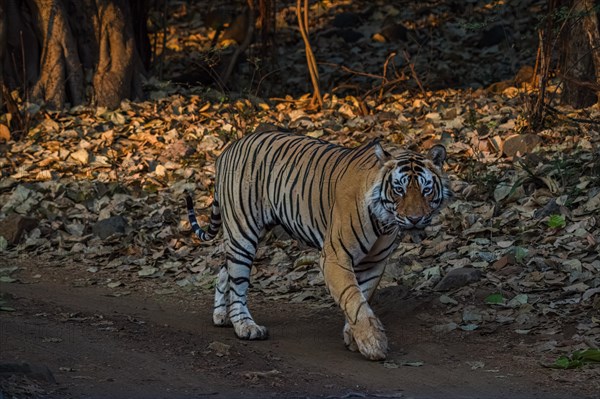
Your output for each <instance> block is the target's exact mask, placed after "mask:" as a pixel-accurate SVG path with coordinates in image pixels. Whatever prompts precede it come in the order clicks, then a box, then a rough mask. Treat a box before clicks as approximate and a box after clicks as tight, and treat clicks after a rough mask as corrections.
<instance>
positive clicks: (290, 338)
mask: <svg viewBox="0 0 600 399" xmlns="http://www.w3.org/2000/svg"><path fill="white" fill-rule="evenodd" d="M11 264H14V263H11ZM17 265H19V266H20V267H21V269H22V270H23V271H24V272H23V273H21V275H20V277H21V282H22V284H2V285H1V290H2V295H3V298H4V300H5V306H10V307H12V308H13V309H14V311H13V312H4V313H2V314H1V320H2V323H1V326H0V345H1V347H2V353H1V354H2V357H1V359H2V362H3V364H2V365H3V366H4V367H5V368H6V367H7V365H9V364H13V365H15V364H16V365H21V367H22V365H23V364H26V365H28V366H29V368H30V369H31V370H30V371H23V370H21V371H17V372H15V370H13V372H12V373H10V372H8V371H6V370H4V371H0V384H1V385H0V386H1V387H2V389H3V392H4V393H5V394H6V396H5V397H6V398H11V397H38V398H199V397H205V396H208V397H216V398H238V397H246V398H263V397H274V398H281V397H286V398H305V397H320V398H351V397H357V398H361V397H364V398H423V399H426V398H427V399H449V398H465V399H466V398H489V399H493V398H497V399H503V398H515V399H519V398H523V399H530V398H531V399H534V398H544V399H563V398H572V399H575V398H592V397H597V379H598V373H594V372H593V370H585V371H582V370H554V369H549V368H544V367H541V366H540V363H539V359H538V358H537V357H535V356H532V355H531V352H532V351H531V347H532V346H533V345H537V344H538V342H537V340H536V339H535V338H529V337H522V336H520V335H518V334H517V333H515V332H510V331H504V332H501V333H497V334H490V335H480V334H472V333H470V332H454V333H451V334H449V333H447V332H444V331H440V332H433V331H432V330H431V323H432V322H435V320H437V319H439V318H442V317H444V313H445V306H444V305H443V304H441V303H439V301H437V296H435V295H431V294H424V295H414V294H411V293H410V292H409V290H408V289H406V288H404V287H402V286H396V287H389V288H387V289H385V290H383V291H382V292H380V294H379V296H378V298H377V299H376V300H375V305H374V308H375V311H376V312H377V314H378V315H379V316H380V317H381V319H382V321H383V323H384V324H385V325H386V327H387V331H388V334H389V338H390V345H391V352H390V355H389V357H388V359H387V360H386V361H385V362H369V361H366V360H364V359H363V358H362V357H361V356H360V355H359V354H357V353H353V352H350V351H348V350H346V349H345V348H344V346H343V342H342V339H341V328H342V325H343V318H342V316H341V314H340V312H339V310H338V309H336V308H334V307H321V308H317V307H314V306H311V304H307V303H293V304H290V303H286V302H282V301H273V300H269V298H265V297H261V296H258V295H253V296H252V297H251V300H252V309H253V310H254V315H255V317H256V318H257V320H259V321H260V322H261V323H264V324H265V325H267V326H268V327H269V329H270V338H269V340H267V341H261V342H248V341H240V340H238V339H237V338H235V336H234V334H233V331H232V330H231V329H227V328H219V327H214V326H212V325H211V322H210V317H211V315H210V308H211V306H210V303H211V298H210V294H208V293H205V292H196V293H193V294H189V293H186V294H183V293H177V294H172V295H167V296H165V295H162V296H160V295H156V294H154V293H152V294H150V295H148V294H147V292H148V290H149V292H152V288H153V287H152V286H153V285H154V283H153V282H151V281H150V280H147V281H146V282H144V283H143V284H141V285H140V286H138V287H136V289H135V292H133V293H132V294H131V295H129V296H121V297H115V296H114V295H113V293H112V292H111V291H110V289H107V288H106V287H101V286H87V287H74V286H73V281H74V280H77V279H78V277H79V276H80V274H81V268H80V266H79V265H78V264H60V265H52V266H51V265H48V264H47V263H46V262H39V263H37V262H35V261H34V260H27V261H24V262H18V263H17ZM29 272H34V273H39V272H42V273H44V275H45V278H44V280H43V282H36V283H32V284H29V283H30V282H33V281H38V280H39V278H36V277H35V276H32V275H31V274H29ZM594 380H595V381H596V383H595V382H594Z"/></svg>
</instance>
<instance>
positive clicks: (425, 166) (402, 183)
mask: <svg viewBox="0 0 600 399" xmlns="http://www.w3.org/2000/svg"><path fill="white" fill-rule="evenodd" d="M375 152H376V155H377V158H378V159H379V161H380V163H381V165H382V166H383V175H382V182H381V186H380V193H379V195H380V197H379V198H380V201H381V205H382V206H383V208H384V209H385V211H386V212H387V218H386V219H388V222H392V220H390V219H392V218H393V222H394V223H396V224H397V225H398V226H399V227H400V228H401V229H422V228H424V227H426V226H427V225H429V224H430V223H431V219H432V218H433V216H435V214H436V213H437V212H438V211H439V210H440V208H441V207H442V205H443V204H444V202H445V201H446V200H447V199H449V198H450V197H451V195H452V193H451V191H450V189H449V187H448V180H447V179H446V177H445V175H444V172H443V164H444V160H445V159H446V149H445V148H444V146H442V145H436V146H434V147H432V148H431V149H430V150H429V152H428V153H427V155H422V154H418V153H414V152H410V151H404V152H401V153H399V154H397V155H395V156H392V155H391V154H389V153H387V152H386V151H385V150H383V148H381V147H379V148H377V147H376V150H375Z"/></svg>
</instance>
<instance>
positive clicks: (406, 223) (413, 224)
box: [395, 215, 431, 231]
mask: <svg viewBox="0 0 600 399" xmlns="http://www.w3.org/2000/svg"><path fill="white" fill-rule="evenodd" d="M395 219H396V223H397V224H398V226H399V227H400V228H401V229H402V230H415V231H418V230H423V229H425V228H426V227H427V226H429V225H430V224H431V216H422V217H418V218H415V217H408V216H400V215H396V217H395Z"/></svg>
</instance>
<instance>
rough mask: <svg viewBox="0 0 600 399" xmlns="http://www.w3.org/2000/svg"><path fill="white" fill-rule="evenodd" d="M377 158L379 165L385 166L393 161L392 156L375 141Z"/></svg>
mask: <svg viewBox="0 0 600 399" xmlns="http://www.w3.org/2000/svg"><path fill="white" fill-rule="evenodd" d="M373 146H374V148H375V156H376V157H377V159H378V160H379V165H381V166H383V165H385V163H386V162H387V161H389V160H390V159H392V155H391V154H390V153H389V152H387V151H386V150H384V149H383V147H382V146H381V142H380V141H379V140H376V141H374V143H373Z"/></svg>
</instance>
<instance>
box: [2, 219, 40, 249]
mask: <svg viewBox="0 0 600 399" xmlns="http://www.w3.org/2000/svg"><path fill="white" fill-rule="evenodd" d="M37 225H38V221H37V219H34V218H29V217H26V216H22V215H19V214H16V213H13V214H11V215H9V216H8V217H7V218H6V219H4V220H0V236H2V237H4V238H5V239H6V241H7V242H8V243H9V244H10V245H17V244H18V243H19V242H20V241H21V238H22V237H23V234H24V233H27V232H29V231H31V230H33V229H35V228H36V227H37Z"/></svg>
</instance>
